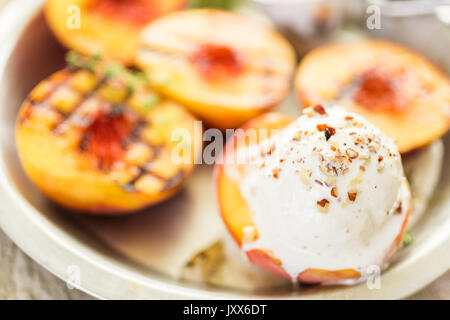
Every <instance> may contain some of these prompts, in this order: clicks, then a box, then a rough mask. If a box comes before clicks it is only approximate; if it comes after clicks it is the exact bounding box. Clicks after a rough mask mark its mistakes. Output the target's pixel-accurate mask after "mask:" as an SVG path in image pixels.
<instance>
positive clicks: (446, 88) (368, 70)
mask: <svg viewBox="0 0 450 320" xmlns="http://www.w3.org/2000/svg"><path fill="white" fill-rule="evenodd" d="M295 86H296V90H297V93H298V96H299V98H300V100H301V101H302V102H303V104H304V105H305V106H308V105H311V104H316V103H324V102H327V101H334V102H336V101H337V102H338V103H339V104H341V105H342V106H343V107H345V108H347V109H348V110H349V111H352V112H356V113H359V114H361V115H362V116H364V117H365V118H366V119H367V120H369V121H370V122H372V123H373V124H374V125H375V126H377V127H379V128H380V129H381V130H382V131H383V132H384V133H385V134H386V135H387V136H390V137H391V138H394V139H395V140H396V143H397V146H398V148H399V151H400V152H401V153H405V152H408V151H411V150H414V149H417V148H420V147H422V146H424V145H426V144H428V143H430V142H431V141H433V140H436V139H438V138H440V137H441V136H442V135H444V134H445V133H446V132H447V131H448V129H449V127H450V81H449V78H448V77H447V76H446V75H445V74H443V73H442V72H441V71H440V70H438V69H437V68H436V67H435V66H434V65H433V64H432V63H430V62H429V61H428V60H426V59H425V58H423V57H422V56H420V55H419V54H417V53H415V52H413V51H411V50H410V49H407V48H405V47H403V46H400V45H398V44H394V43H391V42H387V41H382V40H364V41H356V42H347V43H336V44H331V45H327V46H324V47H321V48H318V49H316V50H313V51H312V52H310V53H309V54H308V55H306V57H305V58H304V59H303V60H302V61H301V63H300V65H299V67H298V70H297V74H296V79H295Z"/></svg>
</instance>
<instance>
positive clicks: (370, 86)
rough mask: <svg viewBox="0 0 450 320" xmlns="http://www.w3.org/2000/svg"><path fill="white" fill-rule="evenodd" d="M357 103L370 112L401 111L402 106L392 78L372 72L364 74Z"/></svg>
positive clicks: (356, 97)
mask: <svg viewBox="0 0 450 320" xmlns="http://www.w3.org/2000/svg"><path fill="white" fill-rule="evenodd" d="M355 101H356V102H357V103H358V104H360V105H362V106H364V107H365V108H367V109H368V110H373V111H376V110H380V111H389V110H390V111H401V110H402V105H401V103H400V99H399V96H398V93H397V90H396V88H395V84H394V82H393V81H392V79H391V77H389V76H388V75H386V74H385V73H383V72H380V71H377V70H371V71H368V72H366V73H365V74H363V76H362V78H361V84H360V86H359V88H358V91H357V92H356V95H355Z"/></svg>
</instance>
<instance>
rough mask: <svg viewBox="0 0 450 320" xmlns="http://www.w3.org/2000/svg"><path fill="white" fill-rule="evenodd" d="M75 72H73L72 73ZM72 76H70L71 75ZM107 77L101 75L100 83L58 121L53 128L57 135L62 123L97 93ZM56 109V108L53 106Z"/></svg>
mask: <svg viewBox="0 0 450 320" xmlns="http://www.w3.org/2000/svg"><path fill="white" fill-rule="evenodd" d="M73 73H74V72H72V73H71V75H72V74H73ZM69 78H70V77H69ZM106 80H107V78H106V77H104V76H103V77H101V78H100V80H99V81H98V83H97V84H96V86H95V87H94V89H92V90H91V91H89V92H88V93H86V94H84V95H83V96H82V97H81V99H80V101H78V102H77V103H76V104H75V106H74V107H73V108H72V110H71V111H70V112H68V113H66V114H65V117H64V120H63V121H62V122H60V123H58V124H57V125H56V126H55V127H54V128H53V133H54V134H56V135H59V134H60V132H59V131H60V128H61V125H62V124H64V123H65V121H66V120H67V119H68V118H69V117H70V116H71V115H72V114H73V113H74V112H75V111H76V110H77V109H78V108H79V107H80V106H81V105H82V104H83V103H84V102H85V101H87V100H88V99H89V98H91V97H93V96H94V95H95V94H97V92H98V90H99V89H100V88H101V87H102V86H103V85H104V84H105V82H106ZM53 109H55V108H53Z"/></svg>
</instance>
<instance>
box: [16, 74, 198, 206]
mask: <svg viewBox="0 0 450 320" xmlns="http://www.w3.org/2000/svg"><path fill="white" fill-rule="evenodd" d="M129 76H130V73H129V72H128V71H126V70H124V71H122V74H117V75H115V76H112V75H111V72H106V71H98V70H96V71H94V72H93V71H90V70H86V69H83V68H78V67H72V68H66V69H64V70H62V71H59V72H56V73H55V74H53V75H52V76H50V77H49V78H48V79H45V80H43V81H42V82H41V83H39V84H38V85H37V86H36V87H35V88H34V89H33V90H32V91H31V93H30V94H29V96H28V97H27V98H26V100H25V102H24V103H23V105H22V107H21V109H20V112H19V116H18V119H17V124H16V142H17V148H18V153H19V156H20V160H21V163H22V165H23V167H24V169H25V172H26V174H27V175H28V176H29V178H30V179H31V180H32V181H33V182H34V183H35V184H36V186H37V187H38V188H39V189H41V190H42V191H43V193H44V194H46V195H47V196H48V197H49V198H51V199H52V200H54V201H55V202H57V203H59V204H61V205H62V206H65V207H68V208H71V209H74V210H76V211H81V212H88V213H96V214H120V213H127V212H132V211H135V210H139V209H142V208H144V207H147V206H149V205H152V204H155V203H158V202H160V201H162V200H164V199H167V198H168V197H170V196H171V195H173V194H174V193H175V192H176V191H177V190H179V189H180V188H181V186H182V185H183V183H184V182H185V181H186V179H187V177H188V176H189V175H190V173H191V172H192V170H193V168H194V161H193V160H194V158H195V157H196V155H197V154H198V152H199V150H201V143H202V142H201V127H200V135H197V136H198V137H199V138H198V139H197V140H198V141H193V139H195V136H196V135H195V132H194V127H195V124H194V117H193V116H191V115H190V114H189V113H188V112H187V111H185V109H184V108H183V107H182V106H180V105H179V104H177V103H174V102H171V101H168V100H163V99H160V98H159V97H158V95H157V94H156V93H154V92H153V91H151V90H150V89H148V88H147V87H146V86H145V85H144V84H143V83H144V81H140V78H135V77H133V78H130V77H129ZM130 81H134V82H130ZM131 83H133V84H131ZM177 130H179V131H177ZM196 144H197V148H196Z"/></svg>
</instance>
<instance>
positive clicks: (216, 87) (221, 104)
mask: <svg viewBox="0 0 450 320" xmlns="http://www.w3.org/2000/svg"><path fill="white" fill-rule="evenodd" d="M295 61H296V60H295V54H294V50H293V48H292V47H291V45H290V44H289V43H288V42H287V40H285V39H284V38H283V37H282V36H281V35H280V34H278V33H277V32H276V31H274V30H272V29H270V28H268V27H266V26H263V25H261V24H258V23H256V22H254V21H252V20H250V19H248V18H246V17H244V16H241V15H238V14H235V13H230V12H225V11H220V10H216V9H194V10H187V11H180V12H175V13H172V14H170V15H167V16H165V17H163V18H160V19H158V20H157V21H155V22H153V23H152V24H150V25H149V26H148V27H147V28H146V29H144V30H143V32H142V34H141V38H140V48H139V51H138V53H137V59H136V63H137V65H138V66H139V67H141V68H142V69H144V70H148V71H149V76H150V80H151V85H152V86H153V87H154V88H155V90H157V91H159V92H161V93H163V94H164V95H166V96H168V97H170V98H172V99H174V100H176V101H179V102H181V103H183V104H184V105H185V106H186V107H187V108H189V110H190V111H192V112H193V113H194V114H196V115H197V116H198V117H200V118H201V119H202V120H203V121H204V122H205V123H206V124H207V125H209V126H211V127H216V128H220V129H225V128H235V127H237V126H239V125H241V124H242V123H243V122H245V121H248V120H249V119H251V118H253V117H255V116H257V115H259V114H261V113H263V112H265V111H267V110H269V109H270V108H272V107H274V106H276V105H277V104H279V103H280V102H281V101H282V100H283V99H284V98H285V97H286V95H287V94H288V92H289V89H290V80H291V77H292V75H293V69H294V67H295Z"/></svg>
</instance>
